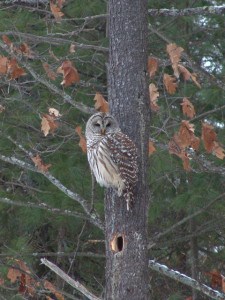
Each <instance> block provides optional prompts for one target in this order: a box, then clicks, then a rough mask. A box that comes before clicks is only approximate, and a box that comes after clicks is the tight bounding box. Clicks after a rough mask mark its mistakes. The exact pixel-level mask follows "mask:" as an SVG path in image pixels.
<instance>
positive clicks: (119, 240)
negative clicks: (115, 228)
mask: <svg viewBox="0 0 225 300" xmlns="http://www.w3.org/2000/svg"><path fill="white" fill-rule="evenodd" d="M123 247H124V238H123V236H122V235H116V236H114V238H113V239H112V241H111V248H112V251H114V252H121V251H123Z"/></svg>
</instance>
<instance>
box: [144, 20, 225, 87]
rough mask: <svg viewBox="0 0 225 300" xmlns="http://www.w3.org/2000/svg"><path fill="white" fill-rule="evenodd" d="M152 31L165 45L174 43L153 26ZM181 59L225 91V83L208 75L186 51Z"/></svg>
mask: <svg viewBox="0 0 225 300" xmlns="http://www.w3.org/2000/svg"><path fill="white" fill-rule="evenodd" d="M149 29H150V31H151V32H152V33H154V34H156V35H157V36H158V37H159V38H160V39H161V40H163V41H164V42H165V43H167V44H170V43H172V41H171V40H170V39H168V38H167V37H166V36H164V35H163V34H162V33H161V32H159V31H158V30H157V29H155V28H154V27H153V26H151V25H150V27H149ZM181 57H182V58H183V59H184V60H186V62H187V64H188V67H189V68H191V69H192V70H193V71H194V72H196V73H197V74H199V75H200V76H202V78H206V79H207V80H208V81H209V82H210V83H212V82H213V83H214V84H216V85H217V86H218V87H219V88H220V89H222V90H224V91H225V86H224V83H223V82H222V81H221V80H219V79H218V78H216V77H215V76H213V75H211V74H210V73H208V72H207V71H206V70H205V69H203V68H202V67H201V66H199V65H198V64H197V63H196V62H195V61H193V60H192V59H191V58H190V56H189V55H188V54H187V53H186V52H185V51H184V52H182V54H181Z"/></svg>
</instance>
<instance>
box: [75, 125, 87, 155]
mask: <svg viewBox="0 0 225 300" xmlns="http://www.w3.org/2000/svg"><path fill="white" fill-rule="evenodd" d="M75 131H76V133H77V134H78V135H79V137H80V141H79V146H80V147H81V149H82V151H83V152H84V153H86V152H87V143H86V139H85V137H84V136H83V134H82V128H81V127H80V126H77V127H76V128H75Z"/></svg>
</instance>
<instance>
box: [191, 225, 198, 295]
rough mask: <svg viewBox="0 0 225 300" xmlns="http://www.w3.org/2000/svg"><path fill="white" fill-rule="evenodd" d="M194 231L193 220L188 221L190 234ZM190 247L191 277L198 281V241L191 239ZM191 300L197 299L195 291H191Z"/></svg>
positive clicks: (195, 238)
mask: <svg viewBox="0 0 225 300" xmlns="http://www.w3.org/2000/svg"><path fill="white" fill-rule="evenodd" d="M195 230H196V222H195V219H191V220H190V233H191V234H194V233H195ZM190 247H191V277H192V278H193V279H196V280H198V240H197V237H194V236H193V237H191V241H190ZM192 299H193V300H197V299H198V293H197V291H196V289H192Z"/></svg>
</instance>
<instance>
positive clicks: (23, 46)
mask: <svg viewBox="0 0 225 300" xmlns="http://www.w3.org/2000/svg"><path fill="white" fill-rule="evenodd" d="M17 52H20V53H22V54H23V55H24V56H26V57H28V58H30V59H32V58H34V52H33V51H32V50H31V49H30V47H29V46H28V45H27V43H22V44H21V45H20V46H19V48H18V49H17Z"/></svg>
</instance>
